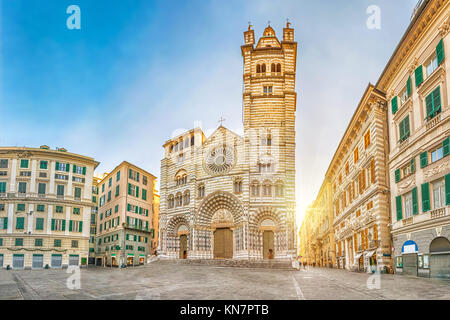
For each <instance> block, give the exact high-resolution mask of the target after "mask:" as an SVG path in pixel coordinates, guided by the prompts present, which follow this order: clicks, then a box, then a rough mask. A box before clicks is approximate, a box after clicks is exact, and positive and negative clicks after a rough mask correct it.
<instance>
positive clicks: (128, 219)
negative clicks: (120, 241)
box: [127, 216, 130, 225]
mask: <svg viewBox="0 0 450 320" xmlns="http://www.w3.org/2000/svg"><path fill="white" fill-rule="evenodd" d="M127 224H128V225H129V224H130V217H128V216H127Z"/></svg>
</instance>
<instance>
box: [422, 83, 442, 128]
mask: <svg viewBox="0 0 450 320" xmlns="http://www.w3.org/2000/svg"><path fill="white" fill-rule="evenodd" d="M425 106H426V114H427V117H426V119H427V120H430V119H432V118H434V117H435V116H436V115H437V114H438V113H440V112H441V87H440V86H438V87H437V88H436V89H434V90H433V91H432V92H431V93H430V94H429V95H428V96H426V98H425Z"/></svg>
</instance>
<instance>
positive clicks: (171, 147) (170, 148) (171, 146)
mask: <svg viewBox="0 0 450 320" xmlns="http://www.w3.org/2000/svg"><path fill="white" fill-rule="evenodd" d="M172 151H173V144H171V145H170V147H169V152H172Z"/></svg>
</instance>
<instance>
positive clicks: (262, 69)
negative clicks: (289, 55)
mask: <svg viewBox="0 0 450 320" xmlns="http://www.w3.org/2000/svg"><path fill="white" fill-rule="evenodd" d="M261 72H262V73H266V64H265V63H263V64H262V66H261Z"/></svg>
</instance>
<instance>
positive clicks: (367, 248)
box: [326, 84, 391, 272]
mask: <svg viewBox="0 0 450 320" xmlns="http://www.w3.org/2000/svg"><path fill="white" fill-rule="evenodd" d="M386 108H387V106H386V100H385V98H384V94H383V93H382V92H380V91H379V90H377V89H375V88H374V86H373V85H371V84H369V85H368V86H367V89H366V91H365V93H364V95H363V97H362V99H361V101H360V103H359V105H358V107H357V109H356V111H355V113H354V115H353V117H352V119H351V121H350V123H349V125H348V127H347V130H346V131H345V134H344V136H343V138H342V140H341V142H340V143H339V146H338V149H337V151H336V153H335V155H334V157H333V159H332V161H331V164H330V166H329V168H328V170H327V173H326V178H327V179H329V180H330V181H331V183H332V194H333V212H334V220H333V229H334V232H335V242H336V257H337V259H336V261H337V267H338V268H345V269H348V270H361V271H362V270H364V271H374V270H380V271H382V272H385V271H387V270H386V268H385V267H389V268H390V267H391V254H390V252H391V236H390V231H389V228H388V225H389V222H390V218H389V214H390V211H389V185H388V179H387V149H386V144H385V142H386V140H387V137H388V132H387V127H386V113H387V111H386Z"/></svg>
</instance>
